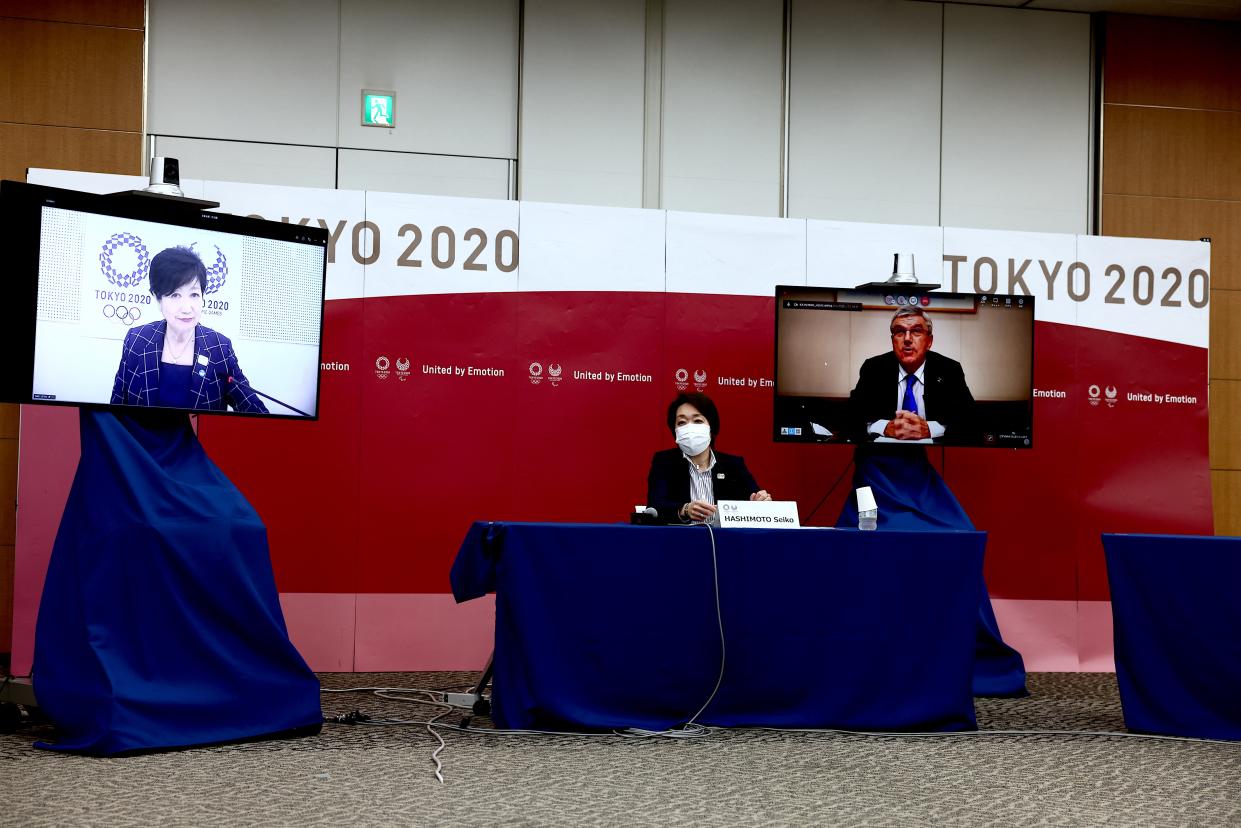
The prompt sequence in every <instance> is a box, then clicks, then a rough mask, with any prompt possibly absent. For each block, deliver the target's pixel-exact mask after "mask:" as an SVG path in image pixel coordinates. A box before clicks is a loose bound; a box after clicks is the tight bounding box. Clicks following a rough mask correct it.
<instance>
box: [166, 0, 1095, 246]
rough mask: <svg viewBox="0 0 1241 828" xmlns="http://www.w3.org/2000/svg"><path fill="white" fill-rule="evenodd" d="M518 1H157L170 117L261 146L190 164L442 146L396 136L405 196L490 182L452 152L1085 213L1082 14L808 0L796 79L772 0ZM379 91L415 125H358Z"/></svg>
mask: <svg viewBox="0 0 1241 828" xmlns="http://www.w3.org/2000/svg"><path fill="white" fill-rule="evenodd" d="M523 8H524V15H525V17H524V20H518V18H517V9H518V7H517V4H516V2H514V1H513V0H508V2H504V1H503V0H477V2H473V3H469V4H466V5H460V4H457V5H454V6H452V7H451V8H441V7H439V5H438V4H433V3H430V2H429V0H426V2H420V3H416V4H413V5H410V4H393V3H384V2H378V0H356V2H348V1H347V0H346V1H345V2H326V0H318V1H317V2H311V3H307V4H297V6H296V9H295V11H294V9H293V6H292V4H288V3H266V4H245V3H242V2H238V1H237V0H226V2H223V3H217V4H212V5H211V6H210V11H209V12H208V11H205V10H201V9H195V8H194V7H193V6H192V5H191V4H185V3H175V2H170V1H169V0H153V2H152V3H151V37H150V56H151V57H150V62H151V65H150V73H149V74H150V90H149V95H148V105H149V110H150V121H151V132H152V133H154V134H157V135H161V136H169V137H182V138H196V139H225V140H230V141H246V142H250V144H237V145H230V146H226V147H223V148H216V149H213V150H211V151H210V152H207V153H204V155H203V158H202V163H204V164H206V163H213V169H211V170H210V171H209V172H204V171H202V170H198V169H195V168H194V166H193V165H194V164H198V163H199V162H200V159H199V157H198V154H197V152H196V151H194V150H193V149H192V148H189V147H187V145H182V146H183V148H187V150H188V151H190V152H191V155H190V157H189V158H188V159H183V161H188V162H189V163H187V164H184V165H183V166H184V168H185V169H186V171H187V174H190V175H204V176H211V177H219V176H220V173H219V171H217V170H216V169H215V168H214V162H212V161H211V159H212V158H214V157H215V154H217V153H224V158H225V160H226V166H227V163H232V167H233V169H234V177H237V178H239V179H240V180H254V181H259V180H261V181H264V182H274V183H283V184H306V183H309V182H308V181H304V180H299V177H298V176H297V175H296V174H295V173H296V171H295V170H293V169H291V168H290V167H291V165H287V164H286V165H283V166H284V167H285V169H284V171H281V167H282V165H281V164H276V163H273V164H260V163H259V162H260V160H261V159H262V158H263V157H264V155H263V154H262V153H261V152H260V151H258V150H255V149H254V147H253V144H254V143H273V144H281V145H300V146H306V147H326V148H332V147H340V148H346V149H369V150H394V151H399V152H410V153H422V154H425V155H427V157H426V158H418V159H404V158H402V157H401V156H399V155H395V154H394V155H392V156H389V157H388V160H389V161H390V162H391V164H392V166H393V172H392V174H391V178H392V180H393V182H394V185H393V186H390V187H389V188H388V189H393V190H402V189H407V188H408V189H413V188H425V187H427V182H426V180H425V178H424V176H426V177H429V178H431V179H432V181H431V182H430V183H431V185H432V187H433V189H428V190H427V191H432V192H437V193H443V194H456V195H478V194H480V192H479V190H478V188H477V187H476V186H475V184H476V182H475V181H474V179H476V177H477V176H476V175H475V174H474V173H473V172H471V173H468V174H465V175H460V174H459V173H458V172H457V168H458V167H459V166H460V164H461V162H460V160H459V159H456V158H454V159H451V160H447V159H445V160H442V161H437V159H438V158H440V157H442V156H458V157H460V156H477V157H479V158H487V159H493V160H510V161H515V162H516V164H517V165H518V175H516V176H515V184H516V186H511V187H510V189H509V195H510V196H516V195H520V196H521V197H522V198H523V199H525V200H544V201H552V202H564V203H584V204H603V205H610V206H635V207H636V206H647V207H663V208H668V209H678V210H692V211H701V212H721V213H735V214H745V215H773V216H774V215H781V214H787V215H790V216H798V217H832V218H847V219H853V220H865V221H890V222H893V223H916V224H926V225H937V224H949V225H951V224H957V225H962V226H976V227H977V226H982V227H1004V228H1013V229H1036V230H1051V231H1057V232H1082V231H1084V230H1087V229H1089V216H1090V198H1089V179H1090V176H1089V165H1090V156H1091V152H1090V136H1089V111H1090V88H1091V78H1092V71H1091V65H1090V51H1089V42H1090V18H1089V16H1088V15H1084V14H1075V13H1064V12H1046V11H1033V10H1028V9H1017V10H1014V9H999V8H987V7H973V6H962V5H957V4H950V5H940V4H933V3H920V2H912V0H884V2H877V3H870V2H865V3H864V2H859V0H836V2H829V3H810V2H805V0H801V2H791V3H789V4H788V13H789V21H788V22H789V27H788V29H789V38H788V49H787V58H788V67H789V71H788V73H787V74H786V72H785V65H784V61H785V57H786V54H785V52H786V49H785V31H784V28H785V17H784V15H785V4H783V3H780V2H778V0H764V2H762V3H752V2H743V0H730V2H727V3H717V4H712V3H706V2H705V0H647V1H646V2H640V0H618V2H615V3H603V4H569V3H567V2H565V0H532V2H529V3H526V4H524V6H523ZM291 20H294V21H295V22H290V21H291ZM223 42H227V43H228V44H229V48H228V57H229V59H228V60H227V61H223V62H221V61H220V60H219V46H218V44H220V43H223ZM519 64H520V66H519ZM941 64H942V67H943V70H942V74H941V70H940V67H941ZM205 67H209V68H205ZM338 76H339V77H338ZM519 84H520V88H519ZM785 85H787V89H788V107H787V109H788V126H787V130H785V129H784V113H785V109H786V107H785V103H784V89H785ZM363 86H367V87H391V88H395V89H396V90H397V91H398V93H399V94H398V101H397V109H398V124H399V128H398V129H395V130H382V129H373V128H370V129H368V128H363V127H360V126H359V125H358V123H357V121H358V117H357V111H356V110H357V105H358V92H359V90H360V89H361V88H362V87H363ZM235 90H243V92H242V93H241V94H240V95H239V94H238V93H237V92H236V91H235ZM941 112H942V115H943V117H942V118H941ZM941 131H942V134H943V136H944V137H943V142H942V146H941V143H940V138H939V136H940V134H941ZM785 138H787V152H786V147H785V146H784V143H785ZM519 147H520V150H519ZM280 151H281V150H280V148H279V147H276V148H274V149H273V150H272V152H275V153H279V152H280ZM230 152H231V153H232V154H233V157H234V158H236V161H235V162H227V157H228V155H227V154H228V153H230ZM519 156H520V158H519ZM246 157H249V158H251V159H253V163H254V164H255V165H256V166H258V167H259V169H257V170H254V169H252V168H251V167H250V163H251V162H248V161H246V160H245V159H246ZM785 159H787V172H786V171H785V170H784V168H783V167H784V161H785ZM1015 159H1020V163H1013V162H1014V160H1015ZM382 161H383V159H381V158H376V159H375V163H373V164H369V165H368V170H369V172H368V177H369V178H371V179H372V180H373V178H374V177H375V176H376V175H379V176H382V174H383V172H382V170H383V164H382ZM407 166H414V167H417V168H418V169H419V174H418V175H413V176H410V175H407V174H405V173H403V172H401V171H400V168H401V167H407ZM259 176H262V177H261V178H260V177H259ZM458 177H459V178H462V179H463V180H462V181H461V182H460V183H461V184H462V188H461V189H458V190H454V189H453V187H452V181H451V180H452V179H454V178H458ZM484 177H489V176H487V175H484ZM315 179H316V181H317V180H319V176H318V175H316V176H315ZM438 179H443V180H442V181H440V180H438ZM786 187H787V205H786V204H785V203H784V202H785V197H784V196H785V194H784V192H783V190H784V188H786Z"/></svg>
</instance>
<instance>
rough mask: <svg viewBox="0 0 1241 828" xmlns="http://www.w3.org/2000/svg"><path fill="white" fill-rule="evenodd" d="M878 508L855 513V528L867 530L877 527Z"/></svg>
mask: <svg viewBox="0 0 1241 828" xmlns="http://www.w3.org/2000/svg"><path fill="white" fill-rule="evenodd" d="M878 524H879V510H878V509H867V510H865V511H862V512H858V513H857V528H859V529H861V530H862V531H864V532H869V531H871V530H873V529H875V528H877V527H878Z"/></svg>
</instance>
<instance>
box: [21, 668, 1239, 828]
mask: <svg viewBox="0 0 1241 828" xmlns="http://www.w3.org/2000/svg"><path fill="white" fill-rule="evenodd" d="M472 678H473V676H471V675H470V674H461V673H386V674H340V673H337V674H324V675H322V676H321V679H322V681H323V685H324V686H325V687H335V688H342V687H359V686H368V685H369V686H375V685H380V686H390V687H391V686H400V687H424V688H446V687H451V686H454V685H464V684H467V683H468V682H469V681H470V680H471V679H472ZM1029 686H1030V689H1031V691H1032V695H1031V696H1030V697H1029V698H1026V699H979V700H977V702H976V706H977V711H978V720H979V726H980V728H981V729H982V730H983V731H996V730H1022V731H1028V730H1035V731H1046V730H1057V731H1068V730H1072V731H1086V732H1088V733H1087V735H1053V734H1038V735H1017V734H1008V735H1002V734H994V735H987V734H985V733H984V734H982V735H968V736H955V737H920V736H895V735H891V736H865V735H858V734H843V733H801V732H781V731H771V730H712V731H709V732H708V733H707V734H705V735H703V736H701V737H698V738H693V739H675V740H674V739H666V738H653V739H627V738H623V737H620V736H612V735H607V736H584V735H576V736H548V735H540V736H513V735H496V734H475V733H462V732H454V731H446V732H444V733H443V736H444V739H445V741H446V743H447V745H446V747H445V749H444V750H443V751H442V752H441V754H440V758H441V760H442V761H443V764H444V767H443V775H444V783H443V784H441V783H440V782H439V781H437V780H436V778H435V775H434V770H435V765H434V763H433V762H432V761H431V758H430V757H431V752H432V750H433V749H435V747H437V746H438V742H437V741H436V740H435V738H434V737H432V736H431V735H430V734H429V733H428V732H427V730H426V728H425V727H421V726H416V725H404V726H378V725H352V726H349V725H339V724H329V725H325V726H324V730H323V733H322V734H321V735H319V736H316V737H310V738H304V739H297V740H288V741H267V742H256V743H251V744H242V745H226V746H219V747H210V748H198V749H192V750H184V751H176V752H169V753H160V754H150V755H144V756H133V757H127V758H119V759H92V758H85V757H78V756H65V755H60V754H56V753H51V752H47V751H41V750H35V749H34V748H32V747H31V743H32V742H33V741H34V740H36V739H39V738H48V737H50V735H51V729H50V728H49V727H47V726H46V725H44V726H38V725H32V726H27V727H24V728H23V729H21V730H20V731H19V732H18V733H16V734H14V735H4V736H0V824H2V825H21V826H33V825H57V826H61V825H108V826H129V825H142V826H147V825H170V826H178V825H207V824H211V825H243V826H244V825H256V826H257V825H263V826H266V825H282V826H283V825H288V826H318V825H437V826H438V825H729V826H732V825H738V826H745V825H859V826H906V825H909V826H923V825H949V826H958V825H960V826H976V825H1004V826H1024V825H1031V826H1033V825H1070V826H1085V825H1121V826H1215V825H1218V826H1238V825H1241V744H1229V743H1204V742H1192V741H1172V740H1153V739H1139V738H1134V737H1125V736H1120V735H1107V734H1109V733H1111V732H1123V731H1124V723H1123V721H1122V718H1121V713H1120V703H1119V698H1118V696H1117V691H1116V680H1115V676H1114V675H1112V674H1097V673H1041V674H1032V675H1031V676H1030V683H1029ZM323 708H324V712H325V714H328V715H336V714H340V713H347V712H349V711H351V710H354V709H358V710H361V711H362V712H364V713H367V714H368V715H371V716H374V717H387V718H402V719H411V720H421V721H425V720H426V719H427V718H429V717H430V716H433V715H435V714H436V713H437V712H438V711H437V710H436V709H435V708H433V707H430V706H426V705H416V704H410V703H408V702H399V701H389V700H385V699H381V698H377V697H375V696H373V695H370V694H362V693H358V694H335V695H333V694H325V695H324V700H323ZM460 720H461V714H460V713H453V714H451V715H449V716H446V717H445V718H444V719H443V721H445V722H447V723H453V724H455V723H459V722H460ZM474 724H475V725H476V726H480V727H489V726H490V723H489V721H488V720H486V719H475V720H474Z"/></svg>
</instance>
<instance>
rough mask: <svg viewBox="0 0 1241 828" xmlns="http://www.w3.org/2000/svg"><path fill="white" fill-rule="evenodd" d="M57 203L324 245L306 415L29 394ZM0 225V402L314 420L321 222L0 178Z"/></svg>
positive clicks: (318, 391)
mask: <svg viewBox="0 0 1241 828" xmlns="http://www.w3.org/2000/svg"><path fill="white" fill-rule="evenodd" d="M44 207H57V208H60V209H63V210H72V211H76V212H81V213H91V214H95V215H101V216H109V217H112V218H121V219H134V220H138V221H149V222H153V223H157V224H164V225H172V226H176V227H185V228H188V229H191V230H209V231H213V232H220V233H230V234H233V235H239V236H250V237H253V238H262V239H271V240H275V241H281V242H291V243H294V244H305V245H307V246H312V247H320V248H322V249H323V250H324V256H323V272H322V274H321V275H320V280H319V347H318V354H317V356H316V371H315V375H316V382H315V410H314V415H313V416H310V417H307V416H303V415H300V414H292V413H274V412H272V411H268V413H266V414H264V413H260V412H250V411H234V410H231V409H225V410H223V411H209V410H205V409H194V408H181V407H173V406H139V405H126V404H122V403H97V402H76V401H71V400H42V399H34V398H33V395H34V365H35V359H34V349H35V329H36V327H37V325H38V298H39V254H40V250H39V243H40V238H41V231H42V227H43V208H44ZM0 226H2V227H4V228H5V230H6V233H7V234H8V236H9V238H10V239H12V240H13V244H12V247H11V249H10V252H9V255H8V257H7V264H5V265H3V266H2V269H3V281H4V283H5V284H6V285H7V287H8V290H9V296H10V298H11V299H12V302H13V307H14V308H15V311H16V312H15V313H14V314H13V316H14V317H15V320H14V321H13V322H12V323H10V324H9V325H6V326H4V334H3V335H2V336H3V338H2V339H0V341H2V342H3V343H4V346H5V349H6V350H5V353H6V354H7V355H8V356H9V365H8V366H6V370H5V371H4V379H3V380H0V401H3V402H10V403H19V404H22V405H56V406H73V407H76V408H87V409H94V410H109V409H116V410H124V411H127V412H137V411H158V412H178V411H183V412H186V413H189V414H194V415H213V416H214V415H225V416H229V417H254V418H258V419H263V420H294V421H309V422H313V421H316V420H318V419H319V405H320V403H321V398H322V393H323V381H322V380H323V377H322V371H321V369H320V366H322V364H323V317H324V297H325V292H326V289H327V249H328V232H327V230H326V229H324V228H321V227H313V226H310V225H304V224H291V223H286V222H281V221H267V220H265V219H259V218H253V217H250V216H237V215H232V214H230V213H219V212H212V211H211V209H209V208H204V207H202V206H200V205H199V204H197V203H194V202H193V201H191V200H186V201H178V200H177V199H175V198H171V197H168V196H156V195H152V194H146V193H132V192H129V193H115V194H112V195H99V194H96V193H86V192H81V191H78V190H65V189H61V188H58V187H47V186H43V185H39V184H28V183H25V182H21V181H10V180H5V181H0Z"/></svg>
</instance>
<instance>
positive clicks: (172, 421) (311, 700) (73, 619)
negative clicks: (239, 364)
mask: <svg viewBox="0 0 1241 828" xmlns="http://www.w3.org/2000/svg"><path fill="white" fill-rule="evenodd" d="M81 432H82V459H81V460H80V462H79V463H78V470H77V475H76V476H75V477H74V479H73V488H72V489H71V490H70V492H69V501H68V503H66V505H65V512H64V516H63V517H62V519H61V523H60V530H59V532H58V533H57V535H56V542H55V545H54V546H53V548H52V558H51V561H50V562H49V564H48V571H47V579H46V581H45V582H44V587H43V599H42V603H41V604H40V606H39V619H38V626H37V628H36V633H35V654H34V672H33V680H34V691H35V696H36V697H37V698H38V701H39V706H40V708H42V710H43V711H44V712H45V713H46V714H47V715H48V716H49V717H50V718H51V720H52V722H53V723H54V724H55V725H56V741H55V743H54V744H50V745H47V744H41V745H40V747H50V748H53V749H55V750H65V751H75V752H82V753H91V754H104V755H111V754H119V753H127V752H133V751H145V750H152V749H158V748H171V747H183V746H186V745H197V744H206V743H212V742H225V741H236V740H247V739H254V738H258V737H263V736H274V735H285V734H292V733H309V732H317V731H318V729H319V727H320V725H321V724H322V721H323V716H322V713H321V712H320V708H319V681H318V679H317V678H316V677H315V674H314V673H312V672H311V671H310V668H309V667H307V666H306V662H305V661H303V660H302V657H301V656H300V655H299V654H298V652H297V650H296V649H294V647H293V645H292V643H291V642H290V641H289V636H288V633H287V631H286V629H285V625H284V616H283V614H282V613H281V610H280V602H279V598H278V596H277V593H276V584H275V579H274V578H273V577H272V569H271V561H270V559H269V557H268V552H267V530H266V529H265V528H264V526H263V523H262V521H261V520H260V519H259V516H258V515H257V514H256V513H255V511H254V509H253V508H251V506H250V504H249V503H247V502H246V500H245V498H244V497H243V496H242V494H241V492H240V491H238V490H237V488H236V487H235V486H234V485H233V484H232V483H231V482H230V481H229V480H228V478H227V477H225V476H224V474H223V473H222V472H221V471H220V470H219V469H218V468H216V466H215V464H214V463H212V462H211V460H210V459H209V458H208V457H207V455H206V453H205V452H204V451H203V448H202V445H201V444H200V443H199V442H198V438H197V437H196V436H195V435H194V433H193V432H192V431H191V430H190V427H189V420H188V418H187V417H186V416H185V415H184V414H181V415H179V416H177V415H168V414H165V413H162V412H150V413H149V414H147V415H146V416H141V417H131V416H125V415H115V416H114V415H112V414H110V413H97V412H91V411H83V412H82V417H81Z"/></svg>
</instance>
